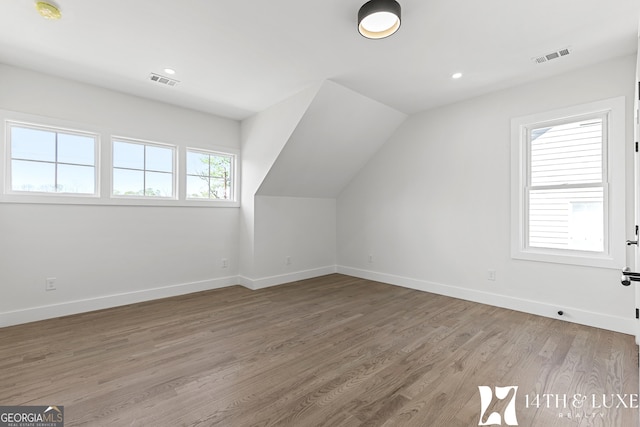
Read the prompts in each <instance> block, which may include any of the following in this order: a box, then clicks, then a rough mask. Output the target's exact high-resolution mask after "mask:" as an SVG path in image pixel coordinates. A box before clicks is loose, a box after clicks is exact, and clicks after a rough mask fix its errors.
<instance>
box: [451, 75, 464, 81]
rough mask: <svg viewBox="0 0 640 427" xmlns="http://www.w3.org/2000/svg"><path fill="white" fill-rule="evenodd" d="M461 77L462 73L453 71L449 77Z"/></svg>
mask: <svg viewBox="0 0 640 427" xmlns="http://www.w3.org/2000/svg"><path fill="white" fill-rule="evenodd" d="M461 77H462V73H453V74H452V75H451V78H452V79H456V80H457V79H459V78H461Z"/></svg>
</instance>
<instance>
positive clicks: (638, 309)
mask: <svg viewBox="0 0 640 427" xmlns="http://www.w3.org/2000/svg"><path fill="white" fill-rule="evenodd" d="M636 319H640V308H636Z"/></svg>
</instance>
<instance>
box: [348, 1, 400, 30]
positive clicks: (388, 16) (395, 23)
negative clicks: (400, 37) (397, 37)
mask: <svg viewBox="0 0 640 427" xmlns="http://www.w3.org/2000/svg"><path fill="white" fill-rule="evenodd" d="M399 28H400V4H399V3H398V2H397V1H395V0H370V1H368V2H366V3H365V4H363V5H362V7H361V8H360V10H359V11H358V31H359V32H360V34H362V35H363V36H364V37H366V38H368V39H383V38H385V37H389V36H390V35H392V34H393V33H395V32H396V31H398V29H399Z"/></svg>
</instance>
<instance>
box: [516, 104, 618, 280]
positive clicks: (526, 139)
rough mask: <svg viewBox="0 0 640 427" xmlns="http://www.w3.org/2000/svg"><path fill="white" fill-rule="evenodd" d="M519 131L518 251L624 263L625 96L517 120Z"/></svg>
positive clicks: (527, 255) (526, 255) (525, 255)
mask: <svg viewBox="0 0 640 427" xmlns="http://www.w3.org/2000/svg"><path fill="white" fill-rule="evenodd" d="M620 126H622V127H620ZM512 132H513V139H514V147H513V158H512V161H513V163H512V256H513V257H514V258H520V259H530V260H536V261H549V262H561V263H570V264H579V265H592V266H604V267H612V268H618V267H620V266H621V263H623V262H624V260H623V259H622V256H623V254H622V253H621V250H620V248H621V247H623V245H624V242H623V241H622V239H623V238H624V237H623V236H624V100H622V101H621V100H620V99H614V100H608V101H602V102H599V103H594V104H588V105H583V106H579V107H574V108H571V109H567V110H562V111H555V112H550V113H546V114H539V115H534V116H529V117H523V118H519V119H514V120H513V121H512ZM616 245H617V246H616Z"/></svg>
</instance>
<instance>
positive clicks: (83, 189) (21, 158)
mask: <svg viewBox="0 0 640 427" xmlns="http://www.w3.org/2000/svg"><path fill="white" fill-rule="evenodd" d="M7 141H8V144H7V145H8V149H9V156H8V158H9V163H8V169H9V173H8V177H9V182H8V185H7V187H8V190H9V192H10V193H22V192H28V193H51V194H62V195H63V194H72V195H91V196H96V195H98V190H97V188H98V186H97V179H96V177H97V168H96V153H97V145H98V136H97V135H95V134H90V133H84V132H79V131H70V130H63V129H57V128H53V127H46V126H40V125H31V124H25V123H17V122H7Z"/></svg>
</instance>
